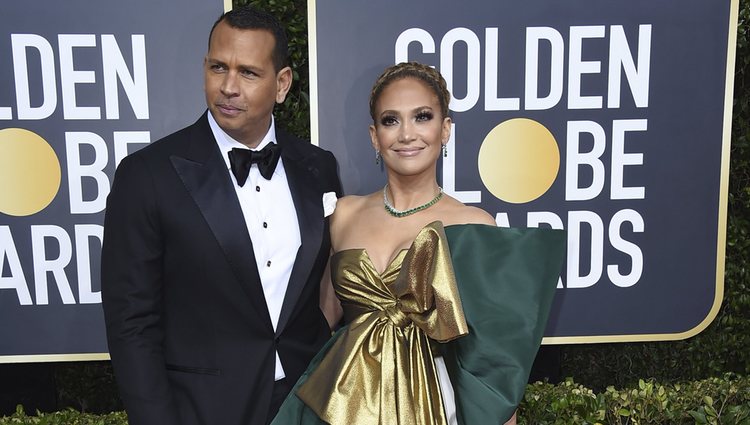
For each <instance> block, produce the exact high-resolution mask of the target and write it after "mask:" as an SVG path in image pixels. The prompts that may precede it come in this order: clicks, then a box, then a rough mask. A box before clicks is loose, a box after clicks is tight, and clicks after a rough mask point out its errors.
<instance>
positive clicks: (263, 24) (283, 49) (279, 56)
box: [208, 5, 289, 72]
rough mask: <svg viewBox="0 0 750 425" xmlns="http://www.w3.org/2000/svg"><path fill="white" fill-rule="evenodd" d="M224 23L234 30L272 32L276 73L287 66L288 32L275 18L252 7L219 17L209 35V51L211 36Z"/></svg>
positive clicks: (244, 7)
mask: <svg viewBox="0 0 750 425" xmlns="http://www.w3.org/2000/svg"><path fill="white" fill-rule="evenodd" d="M222 21H223V22H226V23H227V25H229V26H230V27H232V28H237V29H241V30H266V31H268V32H270V33H271V35H273V38H274V40H275V43H274V48H273V58H272V59H273V66H274V68H275V70H276V72H278V71H280V70H281V68H283V67H285V66H286V65H287V59H288V56H289V46H288V41H287V38H286V32H285V31H284V27H282V26H281V23H280V22H279V20H278V19H276V17H275V16H273V15H271V14H270V13H268V12H266V11H264V10H261V9H258V8H257V7H254V6H251V5H245V6H242V7H238V8H236V9H232V10H230V11H229V12H226V13H224V14H223V15H221V16H219V19H217V20H216V22H214V26H212V27H211V33H210V34H209V35H208V47H209V49H210V48H211V36H213V34H214V29H215V28H216V26H217V25H219V23H220V22H222Z"/></svg>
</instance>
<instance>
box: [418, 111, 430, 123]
mask: <svg viewBox="0 0 750 425" xmlns="http://www.w3.org/2000/svg"><path fill="white" fill-rule="evenodd" d="M432 117H433V115H432V112H427V111H425V112H420V113H418V114H417V121H430V120H431V119H432Z"/></svg>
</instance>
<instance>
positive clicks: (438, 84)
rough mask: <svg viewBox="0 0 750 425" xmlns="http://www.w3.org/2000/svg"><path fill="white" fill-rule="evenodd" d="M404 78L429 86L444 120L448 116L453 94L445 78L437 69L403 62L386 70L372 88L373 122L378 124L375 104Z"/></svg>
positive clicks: (371, 113)
mask: <svg viewBox="0 0 750 425" xmlns="http://www.w3.org/2000/svg"><path fill="white" fill-rule="evenodd" d="M404 78H415V79H417V80H419V81H421V82H423V83H425V84H427V87H429V88H430V89H431V90H432V92H433V93H435V96H437V98H438V101H439V102H440V112H441V113H442V115H443V118H445V117H447V116H448V104H449V103H450V100H451V94H450V93H449V92H448V86H447V84H446V83H445V79H444V78H443V76H442V75H440V73H439V72H438V71H437V70H436V69H435V68H432V67H430V66H427V65H424V64H421V63H419V62H401V63H399V64H397V65H393V66H389V67H388V68H386V69H385V71H383V73H382V74H380V77H378V79H377V80H375V84H374V85H373V86H372V92H370V116H371V117H372V120H373V122H377V119H376V118H375V104H377V103H378V99H380V95H381V94H382V93H383V90H385V88H386V87H388V86H389V85H390V84H391V83H393V82H394V81H398V80H402V79H404Z"/></svg>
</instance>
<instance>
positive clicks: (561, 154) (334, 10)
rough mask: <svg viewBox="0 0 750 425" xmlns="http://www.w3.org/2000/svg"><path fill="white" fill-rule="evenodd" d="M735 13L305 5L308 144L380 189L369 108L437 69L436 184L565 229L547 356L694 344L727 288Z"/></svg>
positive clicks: (434, 2)
mask: <svg viewBox="0 0 750 425" xmlns="http://www.w3.org/2000/svg"><path fill="white" fill-rule="evenodd" d="M737 9H738V1H737V0H731V1H730V0H722V1H713V2H705V1H703V0H680V1H676V0H671V1H661V2H653V1H650V0H629V1H608V2H602V1H596V0H568V1H535V2H509V1H505V2H498V1H485V2H473V3H471V4H467V3H460V2H454V1H449V0H431V1H411V2H402V1H397V0H380V1H376V2H373V1H366V0H350V1H345V2H342V1H326V0H315V1H311V2H309V9H308V14H309V23H310V27H309V28H310V29H309V31H310V46H311V48H310V55H311V57H310V63H311V99H312V121H313V128H312V134H313V136H312V138H313V142H314V143H317V144H319V145H320V146H322V147H323V148H326V149H329V150H331V151H333V153H334V154H335V155H336V157H337V158H338V160H339V162H340V167H341V178H342V181H343V183H344V187H345V191H346V192H347V193H350V194H364V193H371V192H374V191H377V190H381V189H382V187H383V184H384V182H385V175H384V172H383V170H382V169H381V168H380V167H378V166H376V165H375V164H374V161H373V158H374V152H373V150H372V147H371V146H370V140H369V136H368V130H367V128H368V125H369V124H370V123H371V120H370V117H369V113H368V97H369V93H370V89H371V87H372V84H373V82H374V81H375V79H376V78H377V76H378V75H379V74H380V73H381V72H382V71H383V69H384V68H385V67H387V66H389V65H392V64H395V63H398V62H403V61H419V62H422V63H426V64H429V65H431V66H434V67H435V68H437V69H438V70H439V71H440V72H441V73H442V75H443V76H444V77H445V79H446V80H447V83H448V86H449V89H450V90H451V92H452V95H453V98H452V100H451V105H450V109H451V115H452V118H453V122H454V127H453V134H452V137H451V140H450V143H449V144H448V157H447V158H444V159H442V164H441V165H440V166H439V170H440V174H441V175H440V176H439V180H440V181H441V182H442V186H443V188H444V189H445V190H446V192H447V193H449V194H450V195H452V196H454V197H456V198H458V199H459V200H461V201H463V202H464V203H467V204H470V205H475V206H479V207H481V208H483V209H485V210H486V211H488V212H489V213H491V214H492V215H493V216H495V217H496V221H497V223H498V225H500V226H513V227H537V226H541V227H552V228H557V229H566V230H567V234H568V245H567V247H568V250H567V256H568V258H567V265H566V267H565V270H564V271H563V273H562V275H561V277H560V280H559V282H558V291H557V295H556V299H555V303H554V307H553V312H552V316H551V319H550V322H549V325H548V327H547V332H546V338H545V343H548V344H549V343H580V342H605V341H645V340H672V339H682V338H687V337H690V336H692V335H695V334H697V333H698V332H700V331H701V330H703V329H704V328H705V327H706V326H708V324H709V323H710V321H711V320H712V319H713V318H714V317H715V315H716V314H717V312H718V309H719V306H720V304H721V298H722V292H723V271H724V269H723V267H724V244H725V227H726V222H725V217H726V196H727V177H728V156H729V144H730V120H731V105H732V79H733V70H734V51H735V32H736V26H737Z"/></svg>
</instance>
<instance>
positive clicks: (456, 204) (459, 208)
mask: <svg viewBox="0 0 750 425" xmlns="http://www.w3.org/2000/svg"><path fill="white" fill-rule="evenodd" d="M448 199H449V200H450V201H451V202H449V203H448V205H447V210H448V211H446V219H445V220H443V224H445V225H446V226H449V225H451V224H488V225H491V226H495V225H496V223H495V219H494V218H492V216H491V215H489V214H488V213H487V211H485V210H483V209H481V208H477V207H472V206H469V205H464V204H462V203H461V202H460V201H458V200H456V199H454V198H451V197H449V198H448Z"/></svg>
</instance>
